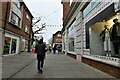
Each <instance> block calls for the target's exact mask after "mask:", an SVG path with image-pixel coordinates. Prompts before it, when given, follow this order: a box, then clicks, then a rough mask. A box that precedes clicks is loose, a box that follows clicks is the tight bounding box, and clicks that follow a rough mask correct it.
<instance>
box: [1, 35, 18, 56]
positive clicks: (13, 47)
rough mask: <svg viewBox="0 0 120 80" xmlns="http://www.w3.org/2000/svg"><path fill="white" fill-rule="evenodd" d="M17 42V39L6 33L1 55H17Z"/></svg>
mask: <svg viewBox="0 0 120 80" xmlns="http://www.w3.org/2000/svg"><path fill="white" fill-rule="evenodd" d="M19 40H20V38H19V37H17V36H15V35H12V34H9V33H6V34H5V43H4V53H3V55H8V54H18V53H19Z"/></svg>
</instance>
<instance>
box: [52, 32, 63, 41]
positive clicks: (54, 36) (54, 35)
mask: <svg viewBox="0 0 120 80" xmlns="http://www.w3.org/2000/svg"><path fill="white" fill-rule="evenodd" d="M58 34H61V32H57V33H55V34H53V43H62V36H59V37H58V36H57V35H58ZM57 39H61V41H60V42H58V41H57Z"/></svg>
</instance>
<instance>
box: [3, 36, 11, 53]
mask: <svg viewBox="0 0 120 80" xmlns="http://www.w3.org/2000/svg"><path fill="white" fill-rule="evenodd" d="M10 42H11V38H10V37H5V45H4V53H3V55H7V54H9V51H10Z"/></svg>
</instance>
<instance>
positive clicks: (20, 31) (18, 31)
mask: <svg viewBox="0 0 120 80" xmlns="http://www.w3.org/2000/svg"><path fill="white" fill-rule="evenodd" d="M10 4H11V3H9V4H8V13H7V24H6V30H8V31H11V32H13V33H16V34H18V35H21V36H23V37H26V38H28V37H29V35H28V34H26V33H25V26H24V24H28V26H30V28H31V27H32V26H31V25H32V20H31V21H27V20H26V16H25V14H23V17H24V18H23V19H24V20H23V21H22V22H23V25H22V27H21V28H18V27H17V26H15V25H13V24H11V23H10V22H9V16H10ZM6 7H7V3H6V2H3V3H2V26H3V27H4V23H5V14H6ZM24 11H25V10H24ZM24 13H26V11H25V12H24ZM30 33H31V29H30Z"/></svg>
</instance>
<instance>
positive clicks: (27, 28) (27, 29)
mask: <svg viewBox="0 0 120 80" xmlns="http://www.w3.org/2000/svg"><path fill="white" fill-rule="evenodd" d="M25 32H26V33H29V27H28V26H27V25H26V26H25Z"/></svg>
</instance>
